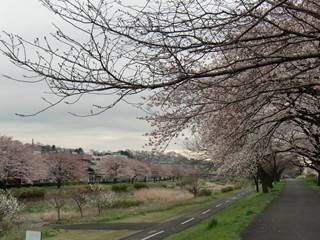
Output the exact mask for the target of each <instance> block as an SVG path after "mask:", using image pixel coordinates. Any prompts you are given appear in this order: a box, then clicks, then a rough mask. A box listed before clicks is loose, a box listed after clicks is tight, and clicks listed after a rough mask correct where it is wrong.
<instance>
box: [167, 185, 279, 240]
mask: <svg viewBox="0 0 320 240" xmlns="http://www.w3.org/2000/svg"><path fill="white" fill-rule="evenodd" d="M283 183H284V182H280V183H278V184H276V185H275V187H274V189H272V190H271V191H270V192H269V193H267V194H264V193H252V194H250V195H248V196H246V197H245V198H243V199H241V200H239V201H237V202H235V203H234V204H232V205H231V206H230V207H228V208H226V209H224V210H222V211H221V212H219V213H217V214H216V215H214V216H213V217H211V218H209V219H207V220H204V221H202V222H201V223H199V224H197V225H196V226H194V227H192V228H188V229H187V230H185V231H182V232H180V233H177V234H174V235H172V236H170V237H167V238H165V239H166V240H180V239H184V240H188V239H190V240H207V239H210V240H215V239H217V240H238V239H240V233H241V232H242V231H243V230H244V229H245V228H246V226H247V225H248V224H249V223H250V222H251V221H252V220H253V219H254V217H255V216H256V215H257V214H258V213H260V212H261V211H262V210H263V209H264V208H265V207H266V206H267V205H268V204H269V203H270V202H271V201H272V200H273V199H274V198H275V197H276V196H277V195H278V193H279V191H280V189H281V187H282V185H283Z"/></svg>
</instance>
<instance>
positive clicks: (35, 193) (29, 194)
mask: <svg viewBox="0 0 320 240" xmlns="http://www.w3.org/2000/svg"><path fill="white" fill-rule="evenodd" d="M10 193H11V194H12V195H13V196H14V197H16V198H18V199H19V200H22V199H35V198H40V199H43V198H44V196H45V194H46V190H45V189H44V188H41V187H27V188H11V189H10Z"/></svg>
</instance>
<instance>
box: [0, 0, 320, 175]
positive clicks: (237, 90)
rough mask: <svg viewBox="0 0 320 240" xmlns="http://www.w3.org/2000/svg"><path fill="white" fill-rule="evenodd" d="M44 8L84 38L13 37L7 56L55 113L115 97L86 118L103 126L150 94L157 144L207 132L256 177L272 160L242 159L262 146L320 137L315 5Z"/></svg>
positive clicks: (212, 149) (147, 106) (303, 1)
mask: <svg viewBox="0 0 320 240" xmlns="http://www.w3.org/2000/svg"><path fill="white" fill-rule="evenodd" d="M41 2H42V3H43V5H44V6H45V7H46V8H47V9H49V11H51V12H53V13H55V14H56V15H57V16H59V17H60V18H61V19H62V20H63V21H64V22H66V23H68V25H69V26H70V27H72V28H73V30H76V31H79V34H80V35H79V36H81V37H79V38H76V37H75V36H76V35H73V34H74V33H73V34H72V35H70V34H69V33H70V31H69V29H66V28H63V27H58V26H56V29H55V32H54V33H52V35H51V36H50V37H47V38H44V39H39V38H36V39H35V40H34V41H31V40H26V39H23V38H21V37H19V36H17V35H13V34H9V33H3V37H2V38H1V40H0V41H1V51H2V52H3V53H4V54H5V55H6V56H8V58H9V59H10V60H11V61H12V62H13V63H14V64H15V65H16V66H17V67H20V68H22V69H24V70H25V71H26V72H27V74H26V75H25V79H23V80H26V81H29V82H30V81H31V82H32V81H35V82H40V81H43V82H44V83H45V84H47V85H48V87H49V88H50V90H51V93H53V94H54V95H56V96H57V97H58V98H57V99H54V100H51V99H50V100H49V99H45V101H46V102H47V103H48V106H47V108H51V107H54V106H55V105H57V104H59V103H63V102H65V103H67V104H70V103H77V102H79V100H80V99H81V98H82V97H84V96H86V95H87V94H97V95H101V93H104V94H105V95H108V94H113V96H116V98H115V100H114V101H112V102H108V103H106V104H99V103H96V104H93V108H92V109H91V111H89V113H88V114H87V115H95V114H99V113H102V112H104V111H106V110H107V109H109V108H111V107H113V106H114V105H115V104H117V103H118V102H119V101H122V100H126V98H127V97H129V96H131V95H136V94H140V93H141V92H143V91H148V93H149V95H150V96H149V97H146V98H144V100H143V103H141V105H140V104H139V105H138V106H139V107H141V108H143V109H144V110H145V111H147V112H148V114H150V115H148V116H147V117H146V118H145V119H146V120H148V121H149V122H150V124H151V125H152V126H153V127H154V129H155V130H154V131H153V132H151V133H150V143H149V144H150V145H153V146H164V147H166V146H167V144H168V142H170V141H172V139H174V138H176V137H179V136H180V137H184V138H188V137H189V136H188V135H189V134H190V135H193V134H195V133H198V134H200V135H203V136H201V138H203V139H205V141H203V142H202V143H201V145H202V146H203V147H204V148H203V149H205V151H207V153H208V155H210V156H222V155H221V153H222V152H228V153H229V154H228V156H231V155H232V154H233V155H234V156H237V155H238V156H240V155H241V156H242V158H243V160H242V161H241V162H242V163H245V164H244V165H243V166H247V167H248V166H252V167H251V168H247V169H248V171H245V172H248V173H249V172H254V171H253V170H252V171H251V169H255V170H256V167H257V162H258V163H259V162H260V161H261V160H260V159H263V158H260V156H261V157H262V156H265V155H266V154H265V153H263V152H260V151H258V153H259V156H258V157H257V156H254V154H248V155H247V156H250V157H247V156H246V154H245V152H244V151H243V150H241V147H242V146H250V145H252V146H254V145H253V143H252V142H253V139H257V140H260V139H264V141H267V140H268V139H271V138H273V137H274V136H275V134H276V133H277V131H278V129H279V128H281V127H283V126H284V125H286V126H287V127H290V128H291V129H295V128H299V124H298V123H297V122H302V123H301V124H303V126H306V125H307V124H312V128H314V129H316V130H315V131H313V132H318V129H319V122H320V121H319V96H320V85H319V76H318V73H319V66H320V65H319V64H320V62H319V57H320V52H319V24H320V15H319V12H320V11H319V9H320V6H319V4H318V3H317V1H315V0H299V1H298V0H280V1H275V0H268V1H267V0H262V1H251V0H244V1H231V2H229V1H222V0H209V1H207V0H186V1H169V0H168V1H141V2H139V4H136V5H132V4H131V5H130V4H129V3H127V2H126V1H116V0H115V1H106V0H99V1H97V2H83V1H81V0H76V1H69V0H66V1H51V0H42V1H41ZM83 39H86V42H85V43H83ZM58 46H59V47H58ZM33 53H35V54H33ZM33 56H34V57H33ZM31 77H32V78H31ZM9 78H10V77H9ZM30 79H31V80H30ZM18 80H20V79H18ZM102 95H103V94H102ZM47 108H45V109H47ZM45 109H41V110H39V112H42V111H43V110H45ZM39 112H37V113H39ZM37 113H35V114H37ZM31 115H32V114H31ZM301 124H300V128H301ZM208 129H210V131H208V133H206V132H205V131H207V130H208ZM211 129H215V130H217V132H216V133H215V134H214V131H213V130H211ZM304 129H306V128H304ZM217 133H221V134H217ZM303 134H304V136H305V137H307V138H310V139H313V137H312V136H311V135H308V133H306V132H304V133H303ZM248 139H249V140H248ZM246 141H249V142H250V144H246ZM295 142H296V143H297V141H295ZM217 143H218V144H217ZM222 143H224V144H222ZM258 143H259V144H260V141H258ZM263 145H264V144H262V145H261V146H263ZM298 145H299V144H298ZM217 146H223V149H222V150H219V151H218V150H217ZM257 146H258V145H257ZM295 146H296V149H297V144H296V145H295ZM245 149H246V150H247V151H249V150H250V149H249V148H248V147H246V148H245ZM257 149H261V150H263V148H261V147H257ZM300 150H301V151H300V152H301V154H302V153H304V152H305V151H302V149H301V148H300ZM217 152H220V154H216V153H217ZM240 152H242V154H239V153H240ZM311 152H312V151H309V153H311ZM213 153H215V155H213ZM260 153H261V154H260ZM308 157H310V158H311V157H312V154H311V155H310V156H308ZM222 159H223V158H222ZM230 161H231V159H230ZM227 162H228V161H227ZM250 163H251V164H250ZM234 164H235V163H234ZM234 164H229V166H232V165H234ZM258 166H259V165H258ZM244 168H245V167H243V169H244ZM230 169H233V168H230ZM249 170H250V171H249ZM100 174H101V175H103V174H104V173H100ZM127 175H130V174H127ZM153 175H154V174H153ZM158 175H159V173H158Z"/></svg>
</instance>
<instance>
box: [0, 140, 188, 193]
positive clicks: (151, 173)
mask: <svg viewBox="0 0 320 240" xmlns="http://www.w3.org/2000/svg"><path fill="white" fill-rule="evenodd" d="M77 156H79V155H77V154H70V153H66V152H57V153H54V152H53V153H46V154H33V151H32V147H31V145H28V144H23V143H21V142H20V141H18V140H13V139H12V138H10V137H6V136H1V137H0V181H1V182H2V187H3V188H6V187H7V185H8V184H14V185H17V184H22V183H34V182H38V181H54V182H55V183H56V184H57V186H58V187H61V185H62V184H63V183H65V182H68V181H78V182H88V181H89V179H91V180H93V181H106V179H108V180H109V179H112V181H113V182H117V181H118V179H120V178H125V179H126V180H128V181H130V182H134V181H135V180H136V178H137V177H141V178H143V180H146V179H147V178H152V179H153V180H154V181H156V180H157V181H160V180H161V179H166V178H170V179H172V180H174V179H175V178H181V177H182V176H186V175H190V174H192V170H190V169H187V168H183V167H179V166H171V165H166V164H148V163H144V162H142V161H138V160H135V159H131V158H128V157H127V156H123V155H109V156H105V157H104V158H103V159H102V160H100V161H99V162H97V163H96V164H90V165H87V164H84V163H86V162H85V161H83V160H81V158H78V157H77ZM87 162H89V163H90V160H89V161H87ZM89 174H91V178H90V176H89ZM92 175H94V176H95V177H92Z"/></svg>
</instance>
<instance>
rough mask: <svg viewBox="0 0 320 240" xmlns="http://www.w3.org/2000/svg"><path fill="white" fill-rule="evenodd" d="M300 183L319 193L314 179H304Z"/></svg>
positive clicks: (319, 187)
mask: <svg viewBox="0 0 320 240" xmlns="http://www.w3.org/2000/svg"><path fill="white" fill-rule="evenodd" d="M300 181H301V182H303V183H304V184H306V185H307V186H309V187H311V188H312V189H314V190H315V191H317V192H320V186H318V185H317V184H316V179H315V178H306V179H301V180H300Z"/></svg>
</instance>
